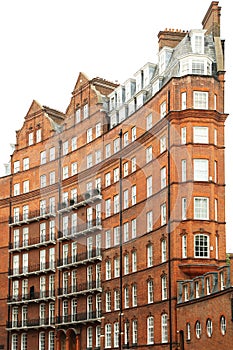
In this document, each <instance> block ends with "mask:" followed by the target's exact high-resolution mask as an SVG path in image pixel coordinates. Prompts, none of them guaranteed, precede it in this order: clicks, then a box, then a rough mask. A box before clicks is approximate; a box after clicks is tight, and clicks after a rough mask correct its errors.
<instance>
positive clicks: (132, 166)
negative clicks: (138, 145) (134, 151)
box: [131, 157, 137, 173]
mask: <svg viewBox="0 0 233 350" xmlns="http://www.w3.org/2000/svg"><path fill="white" fill-rule="evenodd" d="M136 170H137V162H136V157H133V158H131V171H132V173H133V172H134V171H136Z"/></svg>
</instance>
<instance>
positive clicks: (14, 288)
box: [12, 280, 19, 300]
mask: <svg viewBox="0 0 233 350" xmlns="http://www.w3.org/2000/svg"><path fill="white" fill-rule="evenodd" d="M12 291H13V293H12V294H13V298H14V300H18V296H19V281H17V280H16V281H13V282H12Z"/></svg>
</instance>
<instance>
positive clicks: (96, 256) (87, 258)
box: [57, 249, 102, 269]
mask: <svg viewBox="0 0 233 350" xmlns="http://www.w3.org/2000/svg"><path fill="white" fill-rule="evenodd" d="M96 260H98V261H101V260H102V250H101V249H92V250H91V251H87V252H83V253H80V254H76V255H74V256H68V257H66V258H63V259H58V260H57V268H58V269H62V268H68V267H72V266H77V265H81V264H86V263H87V262H95V261H96Z"/></svg>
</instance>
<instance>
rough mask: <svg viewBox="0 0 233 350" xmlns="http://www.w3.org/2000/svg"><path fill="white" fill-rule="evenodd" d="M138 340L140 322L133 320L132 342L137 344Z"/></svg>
mask: <svg viewBox="0 0 233 350" xmlns="http://www.w3.org/2000/svg"><path fill="white" fill-rule="evenodd" d="M137 342H138V322H137V320H133V322H132V343H133V344H137Z"/></svg>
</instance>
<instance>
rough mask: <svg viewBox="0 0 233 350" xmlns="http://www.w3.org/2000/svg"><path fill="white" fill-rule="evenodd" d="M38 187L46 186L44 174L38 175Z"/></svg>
mask: <svg viewBox="0 0 233 350" xmlns="http://www.w3.org/2000/svg"><path fill="white" fill-rule="evenodd" d="M40 187H41V188H43V187H46V175H41V176H40Z"/></svg>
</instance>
